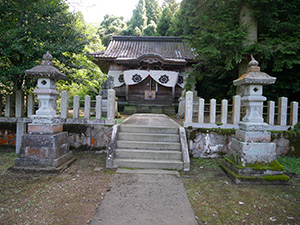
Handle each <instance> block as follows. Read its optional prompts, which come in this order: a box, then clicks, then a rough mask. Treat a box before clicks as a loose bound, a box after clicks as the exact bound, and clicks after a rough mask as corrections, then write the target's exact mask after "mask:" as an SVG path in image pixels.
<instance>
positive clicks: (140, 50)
mask: <svg viewBox="0 0 300 225" xmlns="http://www.w3.org/2000/svg"><path fill="white" fill-rule="evenodd" d="M149 54H158V55H160V56H162V57H163V58H165V59H175V60H177V59H185V60H194V59H195V55H194V54H193V53H192V49H191V48H190V47H189V45H188V44H187V43H186V42H185V41H184V39H183V38H179V37H137V36H112V37H111V39H110V42H109V44H108V47H107V49H106V51H105V52H95V53H91V55H92V56H94V57H95V58H97V59H116V58H127V59H133V58H135V59H136V58H138V57H140V56H142V55H149Z"/></svg>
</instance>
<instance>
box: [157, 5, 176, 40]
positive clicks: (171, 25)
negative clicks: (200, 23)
mask: <svg viewBox="0 0 300 225" xmlns="http://www.w3.org/2000/svg"><path fill="white" fill-rule="evenodd" d="M178 9H179V8H178V3H177V2H176V0H165V1H164V4H163V11H162V15H161V17H160V19H159V22H158V24H157V35H160V36H171V35H174V34H175V33H177V32H176V31H175V30H176V28H175V21H176V18H175V15H176V14H177V12H178Z"/></svg>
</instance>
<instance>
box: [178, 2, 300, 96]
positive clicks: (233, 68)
mask: <svg viewBox="0 0 300 225" xmlns="http://www.w3.org/2000/svg"><path fill="white" fill-rule="evenodd" d="M243 4H249V6H250V7H251V8H252V10H253V11H252V16H254V17H255V18H256V20H257V26H258V37H257V42H255V43H253V44H250V45H245V41H246V38H247V32H248V30H249V27H247V26H241V25H240V16H241V15H240V13H241V8H242V6H243ZM299 6H300V2H299V1H298V0H297V1H288V2H287V1H283V0H276V1H274V0H264V1H261V0H254V1H249V0H228V1H222V0H210V1H206V0H183V1H182V3H181V8H180V10H179V13H178V14H177V17H178V18H177V19H176V22H177V23H178V24H177V25H176V26H175V27H177V28H178V29H177V30H176V32H177V34H181V35H184V36H185V37H186V38H187V39H188V40H189V41H190V43H191V46H192V47H193V48H194V49H195V53H196V54H197V55H198V60H199V63H197V65H196V66H195V68H194V72H193V73H192V74H191V76H190V78H189V84H190V85H188V87H187V88H191V87H192V84H193V83H197V89H198V92H199V95H200V96H203V97H205V98H212V97H214V98H223V97H230V96H232V95H233V94H234V93H235V89H234V87H233V86H232V81H233V80H234V79H236V78H237V76H238V67H239V64H240V62H241V61H242V60H247V61H250V59H249V55H250V54H251V53H253V54H254V56H255V57H256V59H257V60H258V61H259V62H260V66H261V70H262V71H264V72H266V73H268V74H270V75H271V76H275V77H277V81H276V83H275V85H272V86H269V87H267V89H266V92H265V95H266V96H267V97H269V98H270V99H275V98H277V97H279V95H280V96H282V95H284V96H287V97H291V98H293V99H294V100H296V99H299V97H297V93H299V89H300V81H299V79H298V77H300V70H299V64H300V60H299V59H300V58H299V57H300V56H299V49H300V45H299V44H300V43H299V42H300V39H299V30H300V23H299V21H300V11H299V10H298V9H299ZM291 83H293V84H294V85H292V86H291V85H290V84H291Z"/></svg>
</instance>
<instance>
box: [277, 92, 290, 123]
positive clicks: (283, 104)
mask: <svg viewBox="0 0 300 225" xmlns="http://www.w3.org/2000/svg"><path fill="white" fill-rule="evenodd" d="M287 104H288V99H287V98H286V97H281V98H279V100H278V107H279V108H278V125H280V126H286V121H287Z"/></svg>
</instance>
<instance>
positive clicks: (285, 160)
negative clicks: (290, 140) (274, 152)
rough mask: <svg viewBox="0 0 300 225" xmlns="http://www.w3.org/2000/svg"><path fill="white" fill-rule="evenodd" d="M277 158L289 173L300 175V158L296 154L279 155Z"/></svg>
mask: <svg viewBox="0 0 300 225" xmlns="http://www.w3.org/2000/svg"><path fill="white" fill-rule="evenodd" d="M277 159H278V161H279V163H280V164H281V165H283V166H284V168H285V170H286V171H287V172H288V173H294V174H297V175H300V158H296V157H294V156H279V157H277Z"/></svg>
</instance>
